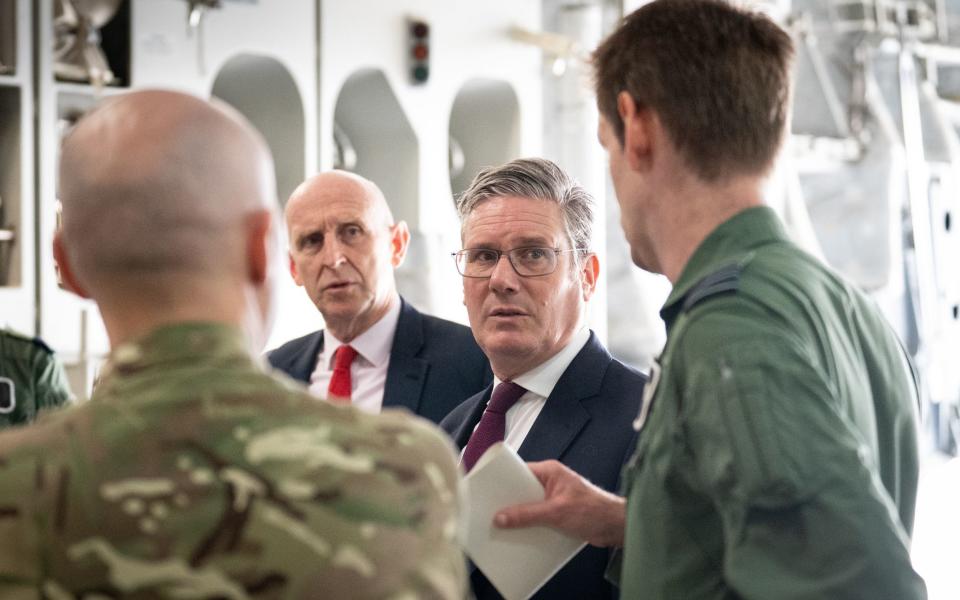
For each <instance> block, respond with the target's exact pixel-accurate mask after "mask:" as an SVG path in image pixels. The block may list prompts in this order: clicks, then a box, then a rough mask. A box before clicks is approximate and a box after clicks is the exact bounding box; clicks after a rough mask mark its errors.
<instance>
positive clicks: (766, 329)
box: [495, 0, 925, 600]
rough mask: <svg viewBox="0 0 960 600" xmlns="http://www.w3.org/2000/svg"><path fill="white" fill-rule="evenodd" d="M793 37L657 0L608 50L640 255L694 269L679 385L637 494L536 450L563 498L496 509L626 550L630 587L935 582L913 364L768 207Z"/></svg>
mask: <svg viewBox="0 0 960 600" xmlns="http://www.w3.org/2000/svg"><path fill="white" fill-rule="evenodd" d="M792 53H793V51H792V44H791V41H790V38H789V36H788V35H787V34H786V33H785V32H784V31H783V30H782V29H780V28H779V27H778V26H777V25H776V24H774V23H773V22H772V21H770V20H769V19H768V18H766V17H765V16H762V15H760V14H756V13H751V12H748V11H745V10H741V9H738V8H735V7H733V6H732V5H730V4H727V3H725V2H721V1H720V0H656V1H655V2H652V3H650V4H647V5H645V6H643V7H641V8H640V9H639V10H637V11H636V12H634V13H633V14H631V15H630V16H628V17H627V18H626V19H625V21H624V22H623V23H622V25H621V26H620V27H619V28H618V29H617V31H615V32H614V33H613V34H612V35H611V36H610V37H609V38H608V39H607V40H606V41H605V42H604V43H603V44H602V45H601V46H600V47H599V49H598V50H597V51H596V53H595V54H594V65H595V68H596V88H597V98H598V106H599V109H600V114H601V117H600V125H599V139H600V142H601V144H602V145H603V146H604V148H605V149H606V151H607V153H608V156H609V163H610V165H609V166H610V173H611V176H612V179H613V183H614V187H615V189H616V193H617V198H618V201H619V203H620V206H621V209H622V211H621V224H622V226H623V229H624V232H625V234H626V237H627V240H628V241H629V243H630V248H631V255H632V258H633V261H634V263H636V264H637V265H638V266H640V267H642V268H644V269H647V270H649V271H653V272H656V273H662V274H664V275H666V276H667V278H668V279H670V281H671V282H672V283H673V291H672V293H671V294H670V296H669V297H668V299H667V301H666V303H665V305H664V307H663V309H662V310H661V316H662V318H663V319H664V321H665V322H666V326H667V343H666V347H665V349H664V351H663V354H662V355H661V357H660V360H659V368H657V369H655V372H656V371H659V382H658V383H657V379H658V377H657V373H654V375H653V377H652V380H651V383H650V384H648V391H647V393H646V395H645V398H644V403H643V408H642V409H641V412H640V414H639V415H638V417H637V420H636V422H635V427H637V428H638V429H640V440H639V443H638V446H637V451H636V453H635V455H634V457H633V458H632V460H631V461H630V463H629V464H628V466H627V468H626V470H625V474H624V490H625V493H626V498H621V497H618V496H616V495H613V494H607V493H604V492H601V491H600V490H598V489H596V488H595V487H593V486H592V485H591V484H589V483H588V482H586V481H584V480H582V479H580V478H578V477H577V476H576V475H574V474H572V473H570V472H568V471H567V470H565V469H564V468H563V467H562V466H561V465H558V464H556V463H552V462H548V463H534V464H533V465H532V466H531V468H532V469H533V470H534V472H535V474H536V475H537V476H538V477H539V478H540V479H541V481H542V482H543V483H544V485H545V488H546V490H547V498H546V500H545V501H544V502H541V503H535V504H532V505H521V506H517V507H511V508H508V509H506V510H505V511H503V512H501V513H500V514H498V515H497V516H496V518H495V521H496V522H497V524H498V525H500V526H504V527H517V526H526V525H530V524H542V523H546V524H550V525H553V526H556V527H559V528H562V529H565V530H567V531H568V532H570V533H572V534H574V535H577V536H580V537H581V538H582V539H585V540H587V541H589V542H590V543H593V544H596V545H608V546H623V552H622V556H621V559H622V562H621V563H620V565H619V566H620V577H619V581H620V587H621V595H622V597H624V598H631V599H634V598H637V599H640V598H642V599H650V600H653V599H661V598H664V599H672V598H683V599H684V600H697V599H708V598H709V599H726V598H748V599H757V600H769V599H782V598H804V599H809V598H823V599H833V598H862V599H864V600H867V599H871V600H874V599H891V600H893V599H896V600H909V599H915V598H923V597H925V589H924V584H923V581H922V580H921V579H920V577H919V576H918V575H917V574H916V573H915V572H914V571H913V569H912V567H911V564H910V556H909V536H910V532H911V529H912V526H913V513H914V506H915V499H916V491H917V477H918V466H917V464H918V458H917V454H918V450H917V422H916V419H917V417H916V410H917V390H916V385H915V381H914V379H913V377H912V374H911V369H910V366H909V363H908V360H907V358H906V357H905V356H904V354H903V351H902V350H901V348H900V346H899V343H898V341H897V339H896V337H895V335H894V333H893V331H892V330H891V329H890V327H889V326H888V325H887V324H886V322H885V321H884V319H883V317H882V316H881V315H880V313H879V311H878V309H877V308H876V306H875V305H874V304H873V303H872V302H871V301H870V300H869V299H868V298H866V297H865V296H864V294H862V293H861V292H860V291H859V290H857V289H855V288H854V287H853V286H852V285H850V284H849V283H847V282H846V281H844V280H843V278H842V277H840V276H839V275H837V274H836V273H834V272H833V271H831V270H830V269H829V268H827V267H825V266H824V265H823V264H821V263H820V262H818V261H817V260H816V259H814V258H812V257H810V256H809V255H807V254H805V253H804V252H803V251H801V250H800V249H799V248H797V246H795V245H794V244H793V243H792V242H791V241H790V240H789V239H788V238H787V236H786V235H785V233H784V230H783V227H782V226H781V224H780V222H779V220H778V218H777V217H776V215H775V214H774V213H773V212H772V211H771V210H770V209H769V208H767V207H765V206H763V200H762V187H763V184H764V180H765V179H766V177H767V175H768V174H769V173H770V171H771V169H772V167H773V164H774V161H775V158H776V156H777V154H778V152H779V149H780V147H781V145H782V142H783V138H784V135H785V131H786V127H787V123H788V122H789V118H788V116H789V96H790V68H791V65H790V63H791V59H792ZM616 566H617V565H615V564H614V565H611V567H614V568H612V569H611V572H613V571H615V570H616V569H615V567H616Z"/></svg>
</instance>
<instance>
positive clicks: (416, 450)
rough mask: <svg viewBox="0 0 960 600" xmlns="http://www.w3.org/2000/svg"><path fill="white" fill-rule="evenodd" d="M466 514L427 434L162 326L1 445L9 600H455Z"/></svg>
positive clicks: (204, 329) (453, 470)
mask: <svg viewBox="0 0 960 600" xmlns="http://www.w3.org/2000/svg"><path fill="white" fill-rule="evenodd" d="M457 503H458V496H457V467H456V463H455V458H454V455H453V453H452V449H451V446H450V444H449V442H448V441H447V440H446V439H445V438H443V437H442V434H440V433H438V431H437V430H435V429H433V427H432V426H429V425H428V424H427V423H426V422H425V421H420V420H419V419H417V418H415V417H411V416H409V415H405V414H401V413H398V412H387V411H385V412H384V413H383V414H382V415H379V416H372V415H366V414H362V413H360V412H358V411H355V410H353V409H351V408H348V407H336V406H331V405H329V404H327V403H323V402H317V401H316V400H315V399H312V398H311V397H310V396H308V395H307V394H306V393H305V392H303V391H301V390H299V389H297V388H295V387H294V385H293V384H292V383H288V382H287V380H285V379H280V378H277V377H274V376H272V375H268V374H266V373H265V372H264V371H263V369H262V368H261V366H260V365H258V364H257V363H255V362H254V359H253V358H251V355H250V353H249V352H248V351H247V350H246V348H245V344H244V340H243V337H242V335H241V333H240V332H239V331H237V330H235V329H233V328H230V327H226V326H222V325H216V324H203V323H197V324H184V325H175V326H170V327H163V328H160V329H158V330H156V331H154V332H153V333H152V334H150V335H149V336H146V337H145V338H144V339H142V340H140V341H139V342H136V343H131V344H123V345H120V346H119V347H117V348H116V349H115V350H114V351H113V352H112V353H111V356H110V359H109V361H108V362H107V364H106V366H105V368H104V371H103V373H102V375H101V380H100V383H99V384H98V386H97V389H96V390H95V392H94V394H93V398H91V400H90V401H89V402H87V403H85V404H83V405H79V406H76V407H73V408H71V409H68V410H64V411H58V412H56V413H52V414H50V415H49V416H48V417H46V418H44V419H41V420H40V421H39V422H38V423H37V424H36V425H34V426H32V427H29V428H22V429H17V430H13V431H8V432H5V433H4V434H2V435H0V598H4V599H11V600H15V599H20V598H50V599H54V600H58V599H60V598H89V599H93V598H97V599H101V598H177V599H188V598H189V599H200V598H229V599H241V598H276V599H279V598H283V599H287V598H395V599H400V598H462V597H463V595H464V590H465V574H464V563H463V558H462V555H461V554H460V552H459V550H458V549H457V546H456V541H455V531H456V524H455V520H456V518H457V514H456V513H457V510H456V509H457Z"/></svg>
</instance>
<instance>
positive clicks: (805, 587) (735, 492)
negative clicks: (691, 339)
mask: <svg viewBox="0 0 960 600" xmlns="http://www.w3.org/2000/svg"><path fill="white" fill-rule="evenodd" d="M686 367H687V369H686V370H687V373H688V374H689V378H688V379H687V389H686V390H685V393H684V394H683V407H682V409H681V410H682V415H683V417H682V419H683V421H682V427H683V438H684V443H685V445H686V449H685V450H686V453H687V456H689V457H690V460H691V465H692V471H693V472H692V473H690V476H691V481H692V485H693V486H695V487H697V488H699V489H700V490H701V491H702V493H704V494H705V495H707V496H708V497H709V498H710V499H711V501H712V502H713V503H714V505H715V507H716V510H717V511H718V513H719V514H720V517H721V521H722V526H723V535H724V547H725V558H724V567H723V568H724V579H725V580H726V582H727V583H728V585H729V586H730V587H731V588H732V589H733V590H734V591H735V592H736V593H737V595H738V596H740V597H742V598H746V599H757V600H760V599H767V598H780V599H788V598H804V599H809V598H863V599H875V598H897V599H903V600H907V599H912V598H924V597H925V591H924V586H923V582H922V580H921V579H920V578H919V576H917V574H916V573H915V572H914V571H913V569H912V567H911V564H910V556H909V542H908V539H907V536H906V534H905V532H904V530H903V528H902V526H901V524H900V522H899V519H898V516H897V512H896V507H895V506H894V505H893V503H892V501H891V500H890V498H889V497H888V495H887V494H886V492H885V490H884V488H883V486H882V483H881V482H880V480H879V478H878V477H877V476H876V475H875V473H876V469H875V467H874V466H873V461H874V457H873V456H872V455H871V454H872V453H871V451H870V450H869V449H868V446H867V445H866V444H864V443H863V442H862V440H861V439H860V436H859V434H858V432H857V430H856V429H855V427H854V426H853V425H852V424H851V423H850V421H849V420H848V419H847V418H846V417H845V416H844V414H843V413H842V411H840V410H839V409H838V402H839V399H838V398H836V397H835V396H836V394H835V392H834V391H833V390H832V389H831V386H830V385H829V383H828V381H827V380H826V379H825V377H824V376H823V374H822V373H819V372H817V370H816V369H815V368H813V367H812V366H811V361H810V360H808V358H807V357H806V356H805V355H804V353H803V351H802V350H801V349H800V348H798V347H794V346H792V345H791V344H790V342H789V341H788V340H784V339H776V340H773V339H771V340H767V341H764V340H762V339H761V340H752V341H751V342H750V343H744V342H739V343H734V344H730V345H726V346H724V347H721V348H719V349H717V348H712V349H711V350H710V352H705V351H702V350H701V351H700V352H699V353H698V354H697V355H696V356H695V357H693V356H688V364H687V365H686Z"/></svg>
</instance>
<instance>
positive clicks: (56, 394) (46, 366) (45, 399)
mask: <svg viewBox="0 0 960 600" xmlns="http://www.w3.org/2000/svg"><path fill="white" fill-rule="evenodd" d="M34 378H35V381H36V386H35V388H34V389H35V390H36V407H37V411H38V412H39V411H43V410H49V409H51V408H57V407H60V406H63V405H65V404H67V403H69V402H71V401H72V400H73V393H72V392H71V391H70V384H69V383H68V381H67V373H66V371H65V370H64V368H63V363H61V362H60V360H59V359H58V358H57V357H56V355H54V354H52V353H42V354H40V355H39V356H38V358H37V360H36V364H35V367H34Z"/></svg>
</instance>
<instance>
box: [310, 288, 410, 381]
mask: <svg viewBox="0 0 960 600" xmlns="http://www.w3.org/2000/svg"><path fill="white" fill-rule="evenodd" d="M399 321H400V296H399V295H398V294H396V293H394V294H393V298H391V300H390V308H389V309H387V312H386V314H384V315H383V316H382V317H380V320H379V321H377V322H376V323H374V324H373V325H371V326H370V328H369V329H367V330H366V331H364V332H363V333H361V334H360V335H358V336H357V337H355V338H354V339H353V341H352V342H350V345H351V346H353V349H354V350H356V351H357V354H359V355H360V356H361V357H362V358H363V359H364V360H365V361H367V362H368V363H370V364H372V365H374V366H378V367H379V366H381V365H384V364H386V362H387V361H388V360H390V348H391V346H393V337H394V334H396V333H397V322H399ZM342 345H343V342H341V341H340V340H338V339H337V338H336V337H334V336H333V334H331V333H330V331H329V330H327V331H324V332H323V350H321V351H320V361H322V364H325V365H327V366H328V368H332V367H331V365H332V364H333V357H334V355H335V353H336V351H337V348H339V347H340V346H342Z"/></svg>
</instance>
